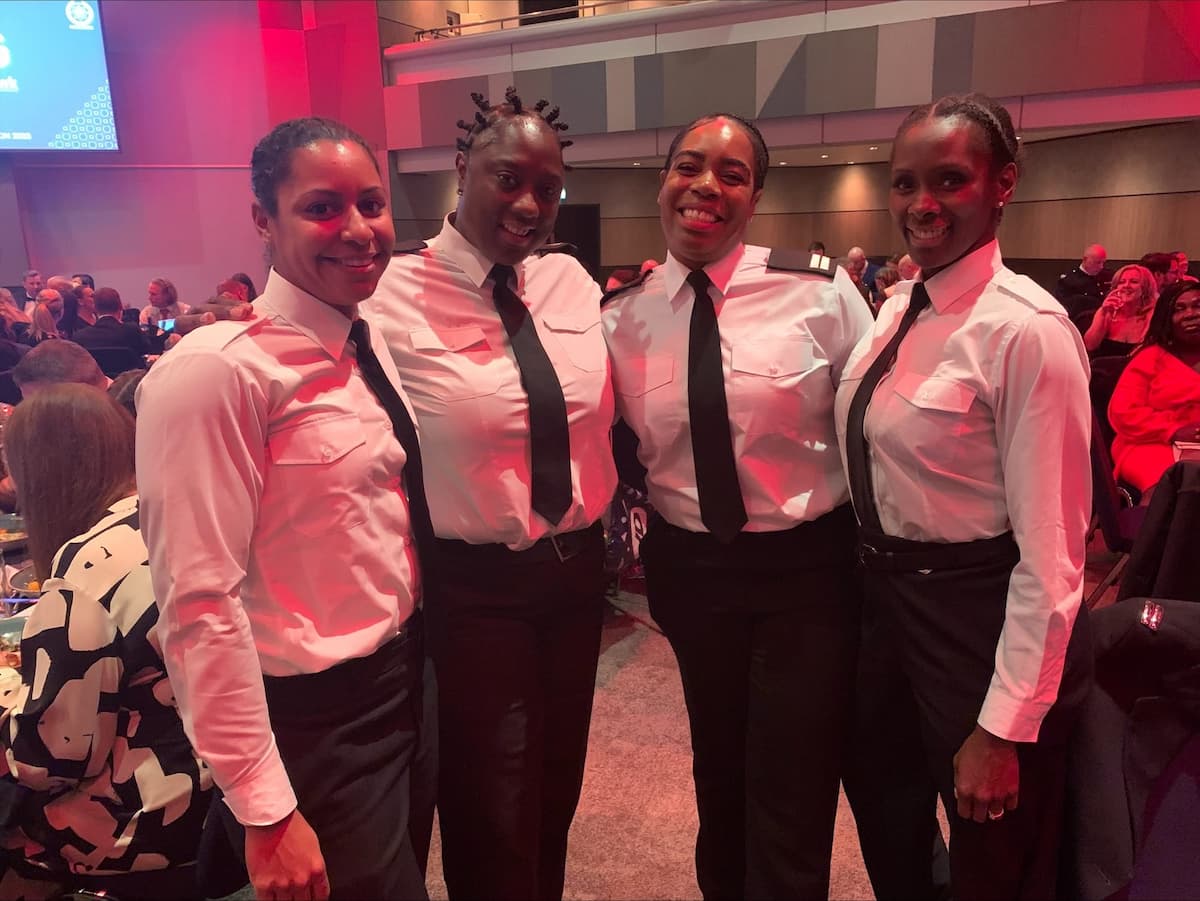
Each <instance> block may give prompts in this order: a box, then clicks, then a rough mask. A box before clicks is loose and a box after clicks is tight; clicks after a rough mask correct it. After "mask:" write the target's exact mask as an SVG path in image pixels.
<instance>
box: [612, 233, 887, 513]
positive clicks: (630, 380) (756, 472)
mask: <svg viewBox="0 0 1200 901" xmlns="http://www.w3.org/2000/svg"><path fill="white" fill-rule="evenodd" d="M769 253H770V251H769V250H768V249H767V248H765V247H753V246H747V245H742V244H739V245H738V246H737V247H736V248H735V249H734V250H732V251H730V252H729V254H727V255H726V256H725V257H723V258H722V259H721V260H719V261H717V262H716V263H713V264H711V265H709V266H706V267H704V271H705V273H707V275H708V277H709V278H710V279H711V280H712V284H713V287H712V288H710V289H709V295H710V296H711V297H712V298H713V303H714V306H715V309H716V313H717V324H718V328H719V330H720V333H721V363H722V367H723V369H724V372H725V399H726V402H727V404H728V406H729V419H730V426H731V434H732V437H733V454H734V459H735V460H736V462H737V473H738V482H739V483H740V485H741V488H742V500H743V502H744V503H745V506H746V514H747V516H748V517H749V521H748V522H747V523H746V526H745V530H746V531H750V532H775V531H781V530H783V529H790V528H793V527H794V526H796V525H797V524H799V523H801V522H807V521H811V520H814V519H816V518H817V517H819V516H821V515H823V514H825V513H828V512H829V511H830V510H833V509H834V508H835V507H837V506H839V505H840V504H844V503H845V502H846V501H847V500H848V499H849V492H848V490H847V488H846V479H845V476H843V474H842V468H841V460H840V458H839V456H838V450H837V435H836V432H835V428H834V422H833V401H834V392H835V390H836V388H837V383H838V380H839V379H840V377H841V374H842V369H843V366H844V365H845V362H846V360H847V358H848V357H849V356H850V352H851V351H852V350H853V349H854V346H855V344H857V343H858V340H859V338H861V337H862V336H863V335H865V334H867V333H868V332H869V331H870V328H871V313H870V310H869V309H868V308H867V305H866V303H865V302H864V301H863V299H862V296H861V295H859V293H858V291H857V289H856V288H855V287H854V283H853V282H851V281H850V277H849V276H848V275H847V274H846V273H845V271H844V270H841V269H839V270H837V274H836V276H835V277H834V278H833V279H832V280H831V279H830V278H829V277H828V276H824V275H816V274H811V275H810V274H806V273H800V272H789V271H785V270H775V269H767V268H766V261H767V256H768V254H769ZM688 272H689V270H688V269H687V267H685V266H684V265H683V264H682V263H680V262H679V261H678V260H676V259H675V258H674V257H673V256H671V255H670V254H668V255H667V261H666V263H664V264H663V265H662V266H659V267H658V268H657V269H655V270H654V271H653V272H651V273H650V275H649V276H647V277H646V279H645V280H644V281H643V282H642V283H641V284H640V285H638V286H636V287H633V288H630V289H629V290H627V291H624V292H622V293H620V294H619V295H617V296H616V297H614V298H613V299H612V300H610V301H609V302H608V303H607V304H605V307H604V311H603V314H602V316H601V320H602V322H603V325H604V337H605V340H606V341H607V342H608V349H609V355H610V357H611V358H612V366H613V383H614V386H615V388H616V392H617V411H618V413H619V415H620V416H621V417H622V418H623V419H624V420H625V422H626V424H627V425H629V427H630V428H631V429H632V430H633V431H634V433H635V434H636V435H637V437H638V440H639V442H640V447H639V450H638V456H639V458H640V459H641V461H642V465H644V466H645V467H646V469H647V475H646V487H647V492H648V494H649V497H650V502H651V503H652V504H653V505H654V507H655V509H656V510H658V512H659V513H660V514H662V516H663V517H664V518H665V519H666V520H667V521H668V522H670V523H672V524H673V525H676V526H678V527H680V528H683V529H688V530H689V531H693V532H704V531H707V530H706V529H705V527H704V524H703V522H702V521H701V519H700V503H699V499H698V494H697V491H696V466H695V460H694V458H693V456H692V437H691V425H690V420H689V416H688V393H687V391H688V384H687V366H688V336H689V331H690V323H691V316H692V304H693V302H694V299H695V298H694V292H693V291H692V288H691V286H690V285H689V284H688V283H687V281H686V279H687V276H688Z"/></svg>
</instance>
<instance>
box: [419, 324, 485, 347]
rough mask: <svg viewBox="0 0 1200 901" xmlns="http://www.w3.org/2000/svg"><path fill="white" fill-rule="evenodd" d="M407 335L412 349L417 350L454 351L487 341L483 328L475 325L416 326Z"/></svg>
mask: <svg viewBox="0 0 1200 901" xmlns="http://www.w3.org/2000/svg"><path fill="white" fill-rule="evenodd" d="M408 337H409V340H410V341H412V345H413V350H418V351H439V350H445V351H450V352H451V353H455V352H457V351H460V350H466V349H467V348H469V347H474V346H475V345H477V344H486V342H487V338H486V337H485V336H484V334H483V329H481V328H480V327H479V326H477V325H468V326H463V327H462V328H440V329H431V328H418V329H413V330H412V331H411V332H409V333H408Z"/></svg>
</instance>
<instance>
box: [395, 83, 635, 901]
mask: <svg viewBox="0 0 1200 901" xmlns="http://www.w3.org/2000/svg"><path fill="white" fill-rule="evenodd" d="M472 97H473V99H474V101H475V103H476V105H477V106H478V111H477V112H476V114H475V117H474V119H473V120H472V121H470V122H464V121H460V122H459V125H460V127H462V128H463V129H464V130H465V131H466V136H465V137H464V138H461V139H459V142H458V147H459V151H458V156H457V158H456V159H455V167H456V168H457V171H458V193H459V201H458V207H457V209H455V210H454V212H452V213H450V214H449V215H448V216H447V217H446V220H445V223H444V224H443V225H442V230H441V232H440V233H439V234H438V235H437V237H435V238H433V239H432V240H431V241H430V242H429V244H428V245H425V244H424V243H422V242H415V243H414V244H413V245H411V246H409V247H407V248H405V250H406V251H407V252H404V253H401V254H400V255H398V256H397V257H396V258H395V259H393V260H392V264H391V266H389V267H388V271H387V274H386V275H385V276H384V277H383V280H382V281H381V282H380V285H379V291H378V292H376V294H375V298H374V299H373V300H372V302H371V307H372V309H373V311H374V312H376V313H377V315H378V318H379V320H380V324H381V327H382V329H383V334H384V337H385V338H386V339H387V344H388V347H389V349H390V350H391V352H392V356H393V357H394V359H395V362H396V368H397V369H398V370H399V372H400V378H401V380H402V381H403V383H404V386H405V388H406V390H407V391H408V394H409V397H411V398H412V401H413V407H414V409H415V410H416V414H417V420H418V424H419V426H420V430H421V444H422V448H423V449H424V450H425V457H424V459H425V462H426V468H425V484H426V486H427V489H428V497H429V512H430V515H431V517H432V524H433V532H434V534H435V536H436V538H435V539H434V541H433V542H432V545H433V550H432V553H431V555H430V556H431V564H430V565H431V568H432V576H431V579H430V584H429V587H428V591H427V593H426V602H425V603H426V607H425V609H426V612H427V614H428V616H429V623H430V646H431V650H432V654H433V659H434V664H435V666H436V669H437V682H438V696H439V707H438V729H439V751H440V757H439V761H440V763H439V766H440V782H439V792H438V816H439V822H440V823H441V830H442V862H443V869H444V872H445V876H446V886H447V888H448V890H449V893H450V897H451V898H462V899H481V898H507V899H530V898H536V899H540V901H548V899H555V898H560V897H562V892H563V878H564V869H565V865H566V854H567V833H568V831H569V830H570V826H571V819H572V817H573V816H574V814H575V806H576V804H577V803H578V800H579V791H580V787H581V785H582V781H583V766H584V758H585V756H586V753H587V738H588V727H589V723H590V720H591V710H592V695H593V691H594V688H595V679H596V663H597V660H598V657H599V651H600V631H601V624H602V619H603V611H604V589H605V581H606V580H605V576H604V571H603V565H604V546H603V530H602V528H601V525H600V522H599V519H600V515H601V513H602V512H603V511H604V510H605V508H606V507H607V506H608V504H609V502H610V501H611V500H612V497H613V492H614V490H615V487H616V474H615V472H614V469H613V463H612V458H611V454H610V453H609V444H608V434H609V428H610V426H611V424H612V415H613V401H612V388H611V386H610V384H609V379H608V358H607V355H606V354H605V351H604V339H603V338H602V337H601V335H600V290H599V288H598V286H597V285H596V283H595V282H594V281H592V279H591V277H590V276H589V275H588V274H587V272H586V271H585V270H584V268H583V267H582V266H581V265H580V264H579V263H578V262H576V261H575V259H574V258H572V257H571V256H569V255H567V254H565V253H555V252H547V251H550V250H552V248H548V247H543V245H544V244H545V242H546V240H547V238H549V236H550V234H551V232H552V231H553V229H554V221H555V218H556V216H557V215H558V204H559V197H560V195H561V193H562V188H563V176H564V167H563V156H562V148H563V147H564V146H566V144H569V143H570V142H560V140H559V137H558V133H559V132H560V131H561V130H563V129H564V128H566V125H565V124H564V123H562V122H560V121H559V119H558V107H553V108H550V109H547V107H548V103H547V102H546V101H544V100H542V101H539V102H538V103H537V104H535V105H528V106H527V105H526V104H525V103H524V102H523V101H522V99H521V98H520V97H519V96H518V95H517V94H516V92H515V91H513V90H512V89H511V88H510V89H509V91H508V92H507V93H506V95H505V98H504V100H503V102H501V103H496V104H492V103H489V102H488V101H487V100H485V99H484V98H483V97H482V96H481V95H478V94H474V95H472Z"/></svg>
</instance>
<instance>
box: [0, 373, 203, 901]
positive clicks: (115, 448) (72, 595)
mask: <svg viewBox="0 0 1200 901" xmlns="http://www.w3.org/2000/svg"><path fill="white" fill-rule="evenodd" d="M133 432H134V426H133V419H132V418H131V417H130V416H129V414H128V413H126V412H125V411H124V410H122V409H121V408H120V407H118V406H117V405H116V404H115V403H113V402H112V401H111V400H110V399H109V398H108V397H107V396H106V395H105V394H104V392H103V391H98V390H97V389H95V388H93V387H90V386H87V385H73V384H59V385H50V386H47V387H45V388H43V389H42V390H40V391H38V392H37V393H36V394H35V395H32V396H30V397H29V398H27V399H26V400H25V401H23V402H22V403H21V404H19V405H18V406H17V407H16V409H15V410H14V411H13V414H12V417H11V418H10V420H9V422H8V425H7V427H6V428H5V430H4V442H5V448H4V450H5V456H6V457H7V459H8V464H9V467H10V469H11V472H12V478H13V482H14V483H15V484H16V487H17V490H18V492H19V493H20V498H21V509H22V512H23V513H24V516H25V525H26V528H27V529H28V532H29V551H30V554H31V555H32V557H33V566H34V571H35V573H36V574H37V577H38V579H40V580H41V583H42V594H41V597H40V598H39V599H38V602H37V604H36V605H34V607H33V610H32V612H31V613H30V615H29V619H28V620H27V621H26V623H25V629H24V634H23V636H22V638H21V688H20V690H19V692H17V694H16V697H15V699H14V700H12V701H9V700H5V701H4V705H3V706H6V707H9V709H8V710H6V711H2V712H3V713H4V719H3V720H0V752H3V756H4V759H5V761H6V765H5V770H6V775H7V776H9V777H10V778H12V779H13V780H15V781H16V783H17V784H18V785H20V786H22V787H24V788H25V789H27V790H28V791H29V792H31V796H30V797H29V798H27V799H26V800H25V801H24V803H22V804H21V805H20V807H19V808H18V813H17V815H16V817H15V820H14V821H12V822H11V823H9V829H8V831H7V832H6V834H5V837H4V845H5V847H6V848H7V849H8V851H7V857H8V860H9V861H10V862H12V863H13V864H14V866H15V867H16V869H17V871H18V872H20V873H21V874H23V875H25V876H27V877H30V878H34V879H39V880H47V881H50V882H53V883H58V884H59V885H60V886H61V887H62V888H63V889H66V890H72V889H86V890H89V891H92V892H100V893H111V894H113V895H115V896H117V897H120V898H122V899H130V901H134V899H147V901H150V899H154V901H159V899H183V898H202V897H204V896H203V894H202V893H201V892H200V889H199V886H198V885H197V882H196V867H195V862H196V848H197V847H198V845H199V844H200V832H201V827H202V826H203V824H204V817H205V814H206V813H207V812H208V807H209V800H210V795H211V794H212V791H211V789H212V777H211V775H210V773H209V770H208V768H207V767H206V766H205V764H204V763H202V762H201V760H200V759H199V756H198V755H197V754H196V753H195V752H194V751H193V750H192V747H191V745H190V744H189V743H188V739H187V736H186V735H185V734H184V729H183V723H182V722H181V721H180V718H179V712H178V711H177V710H176V707H175V698H174V695H173V690H172V686H171V685H170V684H169V683H168V681H167V673H166V671H165V669H164V667H163V662H162V659H161V658H160V657H159V652H158V639H157V637H156V630H157V627H158V609H157V607H155V603H154V600H155V596H154V591H153V588H152V586H151V580H150V568H149V565H148V563H147V552H146V545H145V543H144V542H143V541H142V536H141V533H140V532H139V531H138V527H139V510H138V496H137V494H136V489H135V488H134V475H133V462H134V438H133ZM0 894H2V895H4V896H5V897H10V898H11V897H15V895H14V894H9V893H7V892H5V891H3V889H0Z"/></svg>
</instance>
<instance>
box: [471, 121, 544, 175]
mask: <svg viewBox="0 0 1200 901" xmlns="http://www.w3.org/2000/svg"><path fill="white" fill-rule="evenodd" d="M470 156H471V157H473V158H479V159H483V160H494V159H529V160H534V159H535V160H536V161H537V162H538V163H541V164H549V165H553V166H557V167H558V168H562V148H561V147H560V146H559V144H558V134H557V132H555V131H554V129H553V128H551V127H550V126H549V125H547V124H546V123H545V122H544V121H543V120H542V119H541V117H539V116H532V115H530V116H506V117H504V118H502V119H499V120H497V121H496V124H495V125H493V126H492V127H491V128H489V129H487V130H486V131H483V132H481V133H480V134H478V135H476V137H475V142H474V143H473V144H472V146H471V150H470Z"/></svg>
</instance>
